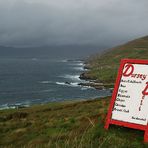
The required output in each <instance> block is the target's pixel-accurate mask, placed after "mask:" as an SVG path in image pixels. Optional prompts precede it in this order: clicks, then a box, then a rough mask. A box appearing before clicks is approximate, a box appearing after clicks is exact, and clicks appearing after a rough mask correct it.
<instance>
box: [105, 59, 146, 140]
mask: <svg viewBox="0 0 148 148" xmlns="http://www.w3.org/2000/svg"><path fill="white" fill-rule="evenodd" d="M110 124H115V125H120V126H124V127H129V128H134V129H139V130H143V131H145V135H144V141H145V142H148V60H135V59H123V60H122V61H121V65H120V68H119V72H118V76H117V80H116V84H115V88H114V92H113V95H112V99H111V102H110V106H109V111H108V115H107V120H106V124H105V128H106V129H108V127H109V125H110Z"/></svg>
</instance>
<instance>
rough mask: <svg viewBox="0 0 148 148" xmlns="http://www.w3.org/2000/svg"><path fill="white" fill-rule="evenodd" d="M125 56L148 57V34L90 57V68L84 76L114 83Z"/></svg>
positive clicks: (88, 63)
mask: <svg viewBox="0 0 148 148" xmlns="http://www.w3.org/2000/svg"><path fill="white" fill-rule="evenodd" d="M123 58H130V59H148V36H145V37H142V38H139V39H135V40H132V41H130V42H128V43H126V44H123V45H120V46H117V47H114V48H112V49H108V50H107V51H106V52H104V53H103V54H102V55H100V54H98V55H95V56H92V57H90V58H89V59H88V61H87V65H86V67H88V68H89V69H90V70H89V71H88V72H86V73H84V74H83V76H84V77H85V78H88V79H95V80H97V81H99V82H104V83H105V82H111V83H113V82H114V81H115V78H116V75H117V71H118V67H119V64H120V60H121V59H123Z"/></svg>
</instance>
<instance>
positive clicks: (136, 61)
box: [104, 59, 148, 142]
mask: <svg viewBox="0 0 148 148" xmlns="http://www.w3.org/2000/svg"><path fill="white" fill-rule="evenodd" d="M127 63H131V64H148V60H142V59H122V60H121V63H120V67H119V70H118V75H117V79H116V83H115V87H114V91H113V94H112V98H111V101H110V106H109V109H108V114H107V118H106V123H105V126H104V128H105V129H108V128H109V125H110V124H115V125H119V126H124V127H128V128H133V129H138V130H143V131H145V134H144V142H148V125H140V124H135V123H129V122H124V121H119V120H114V119H111V116H112V110H113V107H114V103H115V100H116V96H117V92H118V88H119V85H120V80H121V77H122V73H123V68H124V65H125V64H127Z"/></svg>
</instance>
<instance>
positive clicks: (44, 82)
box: [40, 81, 52, 84]
mask: <svg viewBox="0 0 148 148" xmlns="http://www.w3.org/2000/svg"><path fill="white" fill-rule="evenodd" d="M40 83H42V84H49V83H52V82H51V81H41V82H40Z"/></svg>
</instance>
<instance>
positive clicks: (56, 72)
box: [0, 57, 111, 109]
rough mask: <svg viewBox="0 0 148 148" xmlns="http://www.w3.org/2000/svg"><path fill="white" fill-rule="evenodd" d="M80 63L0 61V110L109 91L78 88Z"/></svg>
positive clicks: (25, 59) (102, 94)
mask: <svg viewBox="0 0 148 148" xmlns="http://www.w3.org/2000/svg"><path fill="white" fill-rule="evenodd" d="M84 71H85V69H84V61H83V60H80V59H65V58H57V59H56V58H36V57H29V58H22V57H21V58H19V57H1V58H0V109H6V108H16V107H22V106H23V107H27V106H30V105H33V104H45V103H48V102H59V101H71V100H82V99H94V98H99V97H103V96H109V95H111V92H110V90H107V89H104V90H96V89H94V88H92V87H86V86H80V85H79V83H85V82H87V81H85V80H80V78H79V76H80V74H81V73H82V72H84Z"/></svg>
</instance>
